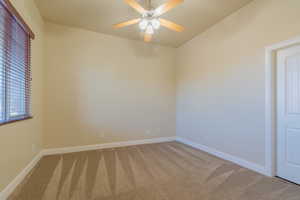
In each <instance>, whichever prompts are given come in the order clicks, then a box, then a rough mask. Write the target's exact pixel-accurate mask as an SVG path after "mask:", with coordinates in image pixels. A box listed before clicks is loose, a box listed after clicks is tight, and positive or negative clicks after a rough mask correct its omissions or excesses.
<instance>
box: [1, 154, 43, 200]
mask: <svg viewBox="0 0 300 200" xmlns="http://www.w3.org/2000/svg"><path fill="white" fill-rule="evenodd" d="M42 157H43V155H42V152H40V153H38V154H37V155H36V156H35V157H34V158H33V159H32V161H31V162H30V163H29V164H28V165H27V166H26V167H25V168H24V169H23V170H22V171H21V172H20V173H19V174H18V175H17V176H16V178H14V179H13V180H12V182H10V183H9V184H8V185H7V186H6V187H5V188H4V190H2V192H0V199H1V200H5V199H7V198H8V197H9V196H10V195H11V194H12V192H13V191H14V190H15V189H16V188H17V186H18V185H19V184H20V183H21V182H22V181H23V180H24V178H25V177H26V176H27V174H28V173H29V172H30V171H31V170H32V169H33V168H34V166H35V165H36V164H37V163H38V162H39V160H40V159H41V158H42Z"/></svg>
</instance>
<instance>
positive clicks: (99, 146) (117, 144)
mask: <svg viewBox="0 0 300 200" xmlns="http://www.w3.org/2000/svg"><path fill="white" fill-rule="evenodd" d="M175 140H176V137H161V138H153V139H145V140H133V141H126V142H115V143H105V144H95V145H86V146H75V147H65V148H55V149H44V150H43V151H42V153H43V155H54V154H63V153H73V152H80V151H91V150H97V149H107V148H116V147H125V146H133V145H141V144H151V143H161V142H170V141H175Z"/></svg>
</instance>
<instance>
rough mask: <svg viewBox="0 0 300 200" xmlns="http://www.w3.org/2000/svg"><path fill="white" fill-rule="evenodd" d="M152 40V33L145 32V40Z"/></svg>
mask: <svg viewBox="0 0 300 200" xmlns="http://www.w3.org/2000/svg"><path fill="white" fill-rule="evenodd" d="M151 40H152V35H151V34H147V33H145V36H144V41H145V42H151Z"/></svg>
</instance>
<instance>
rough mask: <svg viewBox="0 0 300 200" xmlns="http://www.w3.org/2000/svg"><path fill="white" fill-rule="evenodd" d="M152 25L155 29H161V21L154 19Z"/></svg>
mask: <svg viewBox="0 0 300 200" xmlns="http://www.w3.org/2000/svg"><path fill="white" fill-rule="evenodd" d="M151 24H152V26H153V28H154V29H159V27H160V21H159V20H158V19H152V20H151Z"/></svg>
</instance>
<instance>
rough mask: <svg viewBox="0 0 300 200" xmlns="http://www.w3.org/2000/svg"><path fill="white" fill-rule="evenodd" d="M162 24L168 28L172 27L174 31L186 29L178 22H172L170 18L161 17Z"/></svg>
mask: <svg viewBox="0 0 300 200" xmlns="http://www.w3.org/2000/svg"><path fill="white" fill-rule="evenodd" d="M159 21H160V24H161V25H162V26H164V27H166V28H168V29H171V30H173V31H177V32H182V31H184V27H183V26H180V25H178V24H175V23H174V22H171V21H169V20H165V19H161V18H160V19H159Z"/></svg>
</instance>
